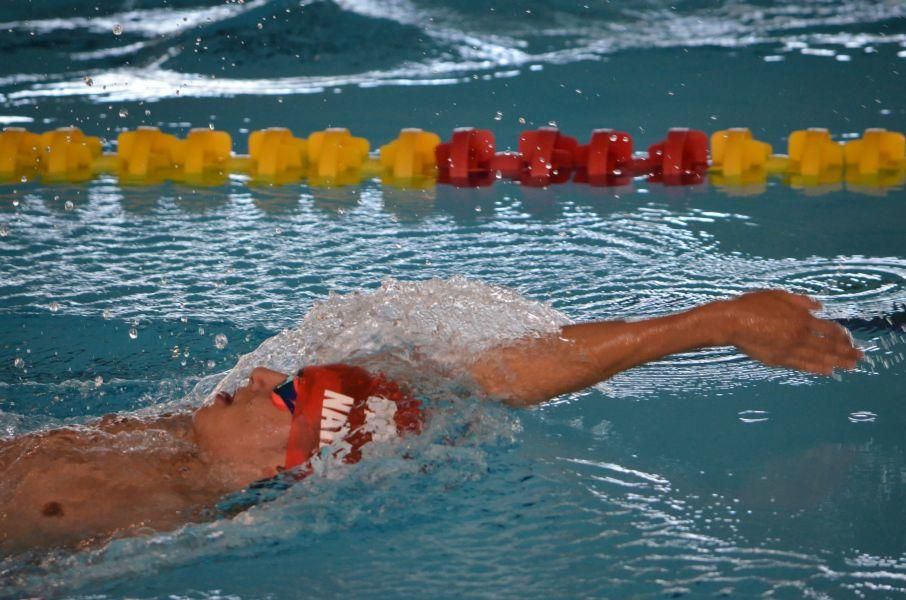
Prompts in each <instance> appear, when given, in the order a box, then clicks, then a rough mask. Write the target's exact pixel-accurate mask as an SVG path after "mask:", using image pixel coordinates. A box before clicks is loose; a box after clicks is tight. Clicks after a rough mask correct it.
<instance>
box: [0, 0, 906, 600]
mask: <svg viewBox="0 0 906 600" xmlns="http://www.w3.org/2000/svg"><path fill="white" fill-rule="evenodd" d="M120 27H121V28H122V31H120ZM114 30H116V31H117V32H118V33H115V32H114ZM0 50H2V52H3V55H4V56H8V57H13V58H14V59H13V60H4V61H2V63H0V123H3V124H8V125H18V126H24V127H26V128H28V129H30V130H33V131H43V130H46V129H50V128H54V127H58V126H64V125H70V124H72V125H77V126H79V127H81V128H82V129H83V130H84V131H85V132H86V133H89V134H92V135H100V136H102V137H104V138H105V139H106V140H107V145H108V149H112V143H113V141H114V140H115V138H116V134H117V133H118V132H119V131H121V130H123V129H129V128H135V127H136V126H139V125H143V124H144V125H157V126H160V127H161V128H163V129H166V130H168V131H170V132H173V133H178V134H180V135H184V134H185V133H186V132H187V130H188V129H189V128H190V127H199V126H200V127H205V126H208V125H211V126H213V127H215V128H217V129H222V130H225V131H228V132H229V133H230V134H231V135H232V136H233V138H234V149H235V150H238V151H245V149H246V148H245V137H246V134H247V133H248V132H249V131H251V130H254V129H258V128H263V127H267V126H274V125H281V126H287V127H290V128H292V129H293V131H294V132H295V133H296V134H297V135H306V134H307V133H308V132H311V131H314V130H318V129H323V128H325V127H328V126H345V127H349V128H350V129H351V130H352V132H353V133H354V134H355V135H360V136H364V137H367V138H368V139H370V140H371V142H372V146H373V147H376V146H378V145H380V144H383V143H386V142H387V141H389V140H390V139H392V138H393V137H394V136H395V135H396V132H397V131H398V130H399V129H400V128H402V127H407V126H418V127H422V128H424V129H427V130H431V131H436V132H438V133H439V134H440V135H441V136H442V137H448V135H449V132H450V131H451V129H452V128H453V127H455V126H462V125H472V126H477V127H486V128H490V129H492V130H493V131H494V132H495V134H496V136H497V139H498V147H501V148H506V147H507V146H509V147H512V146H514V145H515V143H516V141H517V139H518V134H519V132H520V131H522V130H524V129H529V128H535V127H538V126H541V125H546V124H548V123H549V122H553V123H556V124H557V125H558V126H559V127H560V128H561V129H562V130H564V132H566V133H569V134H571V135H576V136H578V137H579V138H580V140H586V139H587V137H588V135H589V133H590V131H591V130H592V129H593V128H596V127H616V128H620V129H624V130H626V131H628V132H629V133H631V134H632V135H633V136H634V137H635V140H636V146H637V147H639V148H643V147H646V146H647V145H648V144H649V143H653V142H655V141H657V140H659V139H660V138H662V137H663V135H664V132H665V131H666V129H667V128H668V127H671V126H689V127H695V128H700V129H704V130H706V131H708V132H711V131H714V130H717V129H722V128H726V127H732V126H748V127H750V128H751V129H752V131H753V132H754V134H755V135H756V136H757V137H758V138H760V139H763V140H765V141H768V142H770V143H772V144H773V145H774V147H775V151H783V149H784V148H785V144H786V136H787V135H788V133H789V132H790V131H792V130H793V129H799V128H805V127H810V126H823V127H827V128H829V129H830V130H831V131H832V132H833V134H834V136H835V139H844V138H845V137H846V136H851V135H853V134H859V133H860V132H861V131H862V130H864V129H865V128H867V127H886V128H888V129H891V130H898V131H903V130H904V129H906V106H904V103H903V90H904V89H906V87H904V77H903V72H904V69H906V7H904V5H903V4H902V3H900V2H894V1H890V2H876V3H862V2H856V1H851V2H837V3H825V2H818V1H814V2H804V3H799V4H798V5H797V6H795V7H793V6H788V5H787V4H785V3H775V2H747V3H746V2H726V3H722V4H720V5H719V6H717V7H714V6H711V5H710V4H709V3H698V2H679V3H676V2H673V3H668V2H660V1H657V0H648V1H645V2H635V3H632V5H631V6H630V5H629V3H620V4H610V3H588V4H587V5H586V4H585V3H581V2H566V1H562V0H558V1H551V2H545V3H538V4H537V5H533V4H519V6H518V7H517V6H516V5H515V4H506V5H504V6H500V7H495V8H494V10H490V9H488V7H487V6H486V5H485V3H479V2H462V3H459V2H457V3H452V2H447V3H442V2H435V1H433V0H420V1H417V2H407V1H402V0H399V1H392V2H381V3H377V2H369V1H367V0H342V1H341V0H336V1H334V2H302V3H301V4H300V3H299V2H283V1H276V0H274V1H266V0H247V1H246V2H227V3H223V2H218V1H211V2H205V1H203V0H179V1H171V2H150V1H148V2H146V1H125V0H123V1H119V2H107V3H103V5H98V6H94V5H92V4H90V3H89V4H85V3H81V2H72V1H65V0H53V1H52V0H42V1H37V0H35V1H33V2H29V3H16V4H10V5H8V6H4V8H3V9H2V10H0ZM750 191H751V190H750ZM756 192H757V193H749V194H741V193H738V191H734V190H733V189H732V188H719V187H716V186H713V185H710V184H706V185H702V186H694V187H679V188H666V187H663V186H660V185H658V184H649V183H647V182H646V181H644V180H636V181H635V182H633V184H632V185H630V186H625V187H620V188H613V189H609V188H590V187H588V186H582V185H576V184H566V185H560V186H554V187H550V188H547V189H532V188H527V187H522V186H519V185H516V184H512V183H505V182H498V183H496V184H495V185H494V186H493V187H490V188H486V189H480V190H465V189H455V188H451V187H436V188H432V189H428V190H415V191H413V190H400V189H394V188H390V187H382V186H381V185H380V184H379V183H377V182H373V181H371V182H365V183H363V184H362V185H360V186H356V187H351V188H339V189H323V188H312V187H309V186H307V185H305V184H295V185H288V186H284V187H267V186H255V185H250V184H249V182H247V181H246V180H245V179H244V178H242V177H239V176H234V177H232V178H231V179H230V180H229V182H228V183H227V184H226V185H223V186H219V187H207V188H203V187H198V188H194V187H190V186H182V185H178V184H163V185H156V186H151V187H138V186H124V185H120V183H119V182H118V181H117V179H116V178H115V177H112V176H102V177H99V178H97V179H95V180H93V181H91V182H88V183H85V184H59V185H50V184H41V183H40V182H26V183H19V182H16V183H15V184H6V185H3V186H0V428H2V435H4V436H12V435H17V434H22V433H26V432H29V431H35V430H40V429H43V428H49V427H54V426H59V425H63V424H75V423H82V422H86V421H89V420H91V419H92V418H94V417H97V416H99V415H103V414H106V413H109V412H113V411H139V412H140V413H142V414H144V413H149V414H153V413H156V412H161V411H164V410H168V409H172V408H174V407H177V408H190V407H193V406H197V405H198V404H199V403H200V402H201V401H202V400H203V397H204V395H205V394H206V392H207V391H209V390H210V389H212V387H213V386H214V385H215V384H216V383H217V381H218V380H219V379H220V378H221V377H222V376H223V374H224V373H225V372H227V371H228V370H229V369H231V368H232V367H233V365H234V364H236V362H237V360H238V358H239V357H240V356H241V355H243V354H246V353H249V352H252V351H254V350H255V348H256V347H258V346H259V344H261V343H262V342H265V341H266V340H268V339H269V338H271V337H272V336H274V335H275V334H277V333H278V332H280V331H281V330H283V329H285V328H289V329H290V330H291V331H290V334H292V331H296V334H293V335H299V336H301V337H300V339H302V340H303V341H304V342H305V344H307V345H305V346H304V347H305V348H307V349H308V350H309V351H310V352H311V353H312V355H314V356H322V357H324V356H332V355H331V354H330V353H331V352H333V353H334V354H335V355H340V354H342V353H343V352H347V351H349V352H352V351H353V350H354V349H362V348H366V349H368V348H373V349H376V350H377V349H380V348H381V345H382V344H383V343H384V342H385V341H386V340H383V339H382V338H380V336H378V337H377V338H375V337H374V336H371V337H369V334H368V328H367V326H366V325H367V324H368V315H369V314H376V315H387V314H390V313H391V312H392V311H393V310H394V307H399V306H406V307H408V308H409V309H410V310H409V312H406V313H405V315H404V316H402V317H400V318H399V319H398V321H397V322H395V323H393V324H392V327H390V325H388V326H387V327H386V328H383V329H380V332H381V333H383V334H387V335H390V334H392V335H393V336H394V337H393V339H392V340H391V341H389V342H387V344H388V345H389V346H388V347H391V348H392V349H396V350H398V349H400V348H403V347H404V346H405V345H406V343H409V342H414V341H420V342H424V343H425V344H426V345H429V346H430V345H431V344H432V343H434V344H435V349H436V350H437V351H438V352H440V351H441V349H440V348H441V346H442V344H441V343H440V342H441V340H439V339H438V337H440V336H435V337H433V338H432V336H431V332H430V330H429V329H427V327H428V326H427V325H426V324H427V323H430V322H443V321H445V320H446V326H447V327H448V329H447V330H445V332H444V335H447V336H449V337H450V338H451V339H456V340H457V342H458V344H459V345H458V346H456V349H457V351H459V352H463V353H465V352H468V347H469V344H476V345H480V344H482V343H488V342H489V341H491V340H492V339H493V338H494V336H495V335H510V334H513V332H514V331H518V330H519V328H520V327H528V326H529V325H528V323H529V321H531V319H530V318H529V317H530V316H531V315H535V316H538V317H539V318H542V320H543V319H548V320H549V321H551V322H553V321H555V320H556V319H558V318H561V317H560V315H565V316H566V317H567V318H570V319H573V320H587V319H611V318H613V319H617V318H633V317H644V316H652V315H659V314H664V313H668V312H672V311H678V310H681V309H685V308H688V307H691V306H693V305H695V304H698V303H700V302H703V301H707V300H710V299H714V298H720V297H726V296H729V295H731V294H734V293H738V292H741V291H743V290H746V289H752V288H764V287H783V288H785V289H788V290H791V291H796V292H804V293H809V294H812V295H813V296H815V297H817V298H819V299H820V300H821V301H822V302H824V304H825V310H824V314H825V315H826V316H828V317H831V318H835V319H838V320H841V322H844V323H845V324H847V325H849V326H850V327H851V328H852V329H853V333H854V335H855V336H856V339H857V341H858V343H859V345H860V346H861V347H863V348H864V349H865V350H866V351H867V354H868V360H866V362H865V363H864V364H863V365H861V366H860V368H859V369H858V370H857V371H855V372H848V373H843V374H840V375H838V376H837V377H835V378H817V377H812V376H808V375H803V374H799V373H795V372H791V371H786V370H781V369H773V368H768V367H765V366H762V365H758V364H755V363H754V362H751V361H749V360H746V359H744V358H743V357H742V356H740V355H738V354H736V353H735V352H733V351H732V350H731V349H716V350H715V349H712V350H707V351H702V352H696V353H689V354H684V355H681V356H675V357H672V358H669V359H666V360H663V361H659V362H657V363H655V364H652V365H648V366H645V367H642V368H639V369H636V370H634V371H630V372H627V373H624V374H621V375H619V376H617V377H615V378H614V379H612V380H610V381H608V382H605V383H603V384H602V385H600V386H598V387H596V388H593V389H589V390H586V391H584V392H581V393H577V394H572V395H568V396H564V397H561V398H558V399H557V400H555V401H553V402H550V403H548V404H546V405H544V406H542V407H539V408H537V409H533V410H514V409H509V408H506V407H502V406H497V405H493V404H488V403H483V402H480V401H477V400H468V399H466V400H461V399H450V398H448V397H446V396H445V395H444V394H443V393H442V385H441V383H440V382H435V383H436V384H437V390H438V393H437V395H436V397H428V398H426V401H427V402H428V403H429V404H431V406H432V410H433V417H432V421H431V422H430V426H429V428H428V431H427V432H426V434H425V435H424V436H422V438H423V439H421V440H419V441H418V442H417V443H416V446H415V448H416V449H417V450H418V452H417V453H416V455H415V456H414V457H413V458H412V459H411V460H402V458H401V456H400V455H399V452H398V451H396V450H394V449H393V448H387V449H385V450H384V451H383V455H381V456H379V457H377V458H375V459H373V460H370V461H366V462H363V463H361V464H359V465H357V466H355V467H353V468H350V469H349V470H348V472H346V473H345V474H344V476H342V477H332V476H323V477H313V478H311V479H309V480H307V481H306V482H304V483H303V484H300V485H297V486H294V487H293V488H292V489H290V490H288V491H286V492H283V493H279V494H274V496H275V497H273V498H270V497H268V500H269V501H266V502H265V501H262V502H260V503H259V504H257V505H256V506H254V507H253V508H251V509H250V510H247V511H244V512H241V513H239V514H237V515H234V516H230V517H224V518H222V519H219V520H217V521H215V522H212V523H204V524H196V525H189V526H186V527H185V528H183V529H180V530H178V531H175V532H161V533H154V532H148V535H146V536H142V537H138V538H132V539H122V540H117V541H114V542H112V543H111V544H109V545H108V546H107V547H105V548H103V549H97V550H88V551H83V552H79V553H67V552H54V553H49V554H44V555H33V556H28V557H21V556H13V557H3V558H2V561H0V595H2V596H3V597H22V596H27V595H32V596H34V595H42V596H65V597H91V598H103V597H141V598H150V597H167V598H220V597H241V598H260V597H271V598H297V597H309V596H316V595H326V596H337V595H340V594H344V595H347V596H349V597H366V596H380V597H412V596H421V597H455V596H464V595H465V596H469V597H502V596H507V597H509V596H512V597H540V596H555V597H629V596H640V597H646V596H664V595H667V596H681V595H692V596H705V595H717V596H734V597H735V596H756V595H764V594H767V595H773V596H779V597H802V596H807V597H889V596H892V595H897V594H903V593H904V591H906V502H904V500H906V446H904V442H903V435H902V432H903V431H904V427H906V411H904V409H903V406H902V401H903V399H904V397H903V391H902V390H903V389H904V383H906V367H904V362H903V356H904V352H906V333H904V330H903V327H904V324H906V316H904V313H906V235H904V234H906V227H904V223H906V193H904V191H903V190H902V189H900V188H891V189H886V190H875V191H874V192H873V193H861V192H859V191H856V190H852V189H848V188H847V187H846V186H845V185H844V186H830V187H828V188H819V189H793V188H791V187H788V186H786V185H784V184H782V183H780V182H778V181H771V182H769V183H768V184H766V185H765V186H764V189H763V190H756ZM428 280H434V281H429V282H428V283H419V284H415V283H412V284H410V283H407V282H416V281H421V282H424V281H428ZM479 282H484V283H486V284H488V285H490V286H506V287H507V288H511V289H513V290H515V291H516V292H518V293H519V294H521V296H523V297H524V299H518V298H517V297H513V296H510V295H508V293H506V292H502V291H499V290H497V289H496V288H491V287H486V286H484V285H483V284H481V283H479ZM376 290H377V292H375V291H376ZM495 290H496V291H495ZM363 291H365V292H369V293H368V294H364V295H358V296H355V297H352V298H350V297H348V296H346V295H348V294H352V293H355V292H363ZM331 294H334V296H330V295H331ZM444 296H445V297H449V298H454V299H458V300H459V301H461V302H462V303H463V304H462V306H467V307H474V308H475V309H476V311H477V312H476V313H475V314H476V315H478V316H477V317H475V318H474V319H473V318H470V317H469V316H468V315H466V314H465V313H463V312H462V311H459V312H457V311H455V310H454V311H450V312H447V311H446V309H445V308H444V307H443V305H442V303H433V302H427V299H429V298H430V299H436V298H438V297H444ZM319 302H322V304H321V305H320V306H319V308H318V310H320V311H322V314H323V315H324V316H325V319H326V321H325V322H326V323H327V324H328V325H329V327H327V325H325V326H324V328H323V329H319V328H318V326H315V324H313V320H310V321H309V322H307V323H306V322H303V323H302V325H301V327H300V328H299V329H298V330H296V329H295V328H297V326H299V323H300V322H302V319H303V318H304V316H305V315H306V314H307V313H308V311H309V310H310V309H312V307H313V306H315V305H316V303H319ZM495 303H496V304H495ZM350 307H353V308H355V309H356V310H355V311H353V310H352V309H351V308H350ZM419 307H423V309H424V311H426V312H424V313H421V312H419V311H420V310H422V308H419ZM554 311H559V312H554ZM479 317H480V318H479ZM432 319H433V320H434V321H432ZM331 328H333V329H331ZM346 330H348V331H350V332H352V333H350V334H349V335H347V336H346V337H343V339H342V342H343V343H340V342H337V341H335V340H333V339H323V337H324V336H325V335H326V334H323V333H322V332H326V331H346ZM319 335H320V336H321V338H318V336H319ZM369 344H371V345H370V346H369ZM394 344H395V345H394ZM450 440H452V441H450Z"/></svg>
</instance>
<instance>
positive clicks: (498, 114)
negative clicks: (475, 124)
mask: <svg viewBox="0 0 906 600" xmlns="http://www.w3.org/2000/svg"><path fill="white" fill-rule="evenodd" d="M502 118H503V113H502V112H500V111H499V110H498V111H497V112H496V113H495V114H494V120H495V121H499V120H501V119H502Z"/></svg>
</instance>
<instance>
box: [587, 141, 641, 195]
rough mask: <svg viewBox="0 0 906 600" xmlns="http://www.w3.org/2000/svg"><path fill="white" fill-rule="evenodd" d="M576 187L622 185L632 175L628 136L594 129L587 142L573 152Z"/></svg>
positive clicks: (630, 179) (633, 168) (630, 149)
mask: <svg viewBox="0 0 906 600" xmlns="http://www.w3.org/2000/svg"><path fill="white" fill-rule="evenodd" d="M576 167H577V171H576V177H575V181H576V182H578V183H588V184H589V185H593V186H612V185H626V184H627V183H629V182H630V181H632V177H633V175H634V174H635V168H636V161H635V159H634V158H633V156H632V136H630V135H629V134H628V133H626V132H624V131H616V130H613V129H595V130H594V131H593V132H592V133H591V140H590V141H589V142H588V144H587V145H585V146H579V148H578V149H577V150H576Z"/></svg>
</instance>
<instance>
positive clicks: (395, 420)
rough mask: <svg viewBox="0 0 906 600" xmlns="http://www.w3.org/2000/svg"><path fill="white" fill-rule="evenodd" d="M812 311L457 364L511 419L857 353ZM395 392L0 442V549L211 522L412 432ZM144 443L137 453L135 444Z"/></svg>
mask: <svg viewBox="0 0 906 600" xmlns="http://www.w3.org/2000/svg"><path fill="white" fill-rule="evenodd" d="M818 309H820V304H819V303H818V302H816V301H815V300H812V299H810V298H808V297H806V296H801V295H796V294H791V293H788V292H784V291H779V290H770V291H758V292H750V293H747V294H743V295H741V296H738V297H736V298H733V299H729V300H719V301H714V302H710V303H707V304H703V305H701V306H698V307H695V308H693V309H691V310H688V311H685V312H681V313H677V314H673V315H669V316H664V317H657V318H652V319H645V320H638V321H601V322H589V323H580V324H574V325H566V326H564V327H562V328H561V330H560V332H559V335H551V336H546V337H543V336H536V337H531V338H526V339H522V340H517V341H514V342H507V343H504V344H501V345H499V346H498V347H496V348H492V349H491V350H487V351H482V352H480V353H477V354H476V356H474V357H470V363H469V364H471V367H470V368H469V369H467V371H468V372H467V373H464V374H457V375H465V376H467V377H468V379H470V380H471V381H472V382H474V391H475V395H477V396H480V397H486V398H488V399H494V400H499V401H502V402H506V403H508V404H511V405H514V406H519V407H526V406H532V405H535V404H539V403H542V402H544V401H546V400H549V399H551V398H554V397H556V396H559V395H561V394H566V393H569V392H573V391H577V390H581V389H583V388H586V387H588V386H591V385H594V384H595V383H597V382H599V381H602V380H604V379H607V378H609V377H611V376H613V375H615V374H617V373H619V372H621V371H624V370H626V369H630V368H632V367H635V366H638V365H641V364H644V363H646V362H649V361H653V360H657V359H660V358H662V357H665V356H668V355H670V354H675V353H678V352H685V351H689V350H694V349H698V348H705V347H709V346H735V347H736V348H738V349H739V350H740V351H742V352H744V353H745V354H747V355H748V356H750V357H752V358H754V359H757V360H759V361H761V362H763V363H766V364H769V365H774V366H778V367H788V368H793V369H799V370H802V371H806V372H810V373H815V374H821V375H830V374H831V373H832V372H833V370H834V369H838V368H842V369H852V368H854V367H855V366H856V363H857V361H858V360H859V359H860V358H861V357H862V353H861V352H860V351H859V350H858V349H856V348H855V347H854V345H853V342H852V339H851V337H850V336H849V333H848V331H847V330H846V329H844V328H843V327H841V326H839V325H837V324H836V323H833V322H830V321H827V320H824V319H820V318H818V317H815V316H814V315H813V314H812V313H813V312H814V311H816V310H818ZM405 383H406V382H405V381H399V382H398V383H396V382H394V381H390V380H388V379H387V378H386V377H384V376H382V375H380V374H379V373H370V372H368V371H365V370H364V369H362V368H359V367H355V366H351V365H341V364H337V365H311V366H307V367H305V368H303V369H301V370H300V371H299V372H297V373H290V374H286V373H279V372H276V371H272V370H268V369H265V368H256V369H254V370H253V371H252V373H251V376H250V377H249V379H248V383H247V384H246V385H244V386H242V387H239V388H238V389H236V390H234V391H233V393H232V394H228V393H221V394H219V395H218V396H217V397H216V398H214V399H212V400H211V401H209V402H208V403H206V404H205V405H204V406H202V407H201V408H199V409H198V410H196V411H195V412H194V413H184V414H164V415H161V416H158V417H156V418H153V419H139V418H136V417H129V416H121V415H111V416H107V417H104V418H102V419H100V420H98V421H96V422H94V423H91V424H88V425H85V426H80V427H67V428H62V429H56V430H53V431H46V432H41V433H35V434H30V435H25V436H21V437H18V438H14V439H8V440H4V441H0V472H2V473H3V481H2V483H0V550H2V551H3V552H4V553H5V554H9V553H15V552H19V551H23V550H26V549H39V548H52V547H86V546H91V545H96V544H99V543H103V542H105V541H107V540H109V539H111V538H113V537H120V536H128V535H138V534H142V533H143V532H148V531H165V530H170V529H174V528H176V527H178V526H180V525H182V524H185V523H188V522H193V521H196V522H197V521H203V520H210V519H212V518H215V517H216V515H217V513H216V511H215V508H214V507H215V505H216V504H217V502H218V500H220V499H221V498H223V497H224V496H225V495H227V494H230V493H231V492H236V491H238V490H241V489H243V488H246V487H247V486H249V485H250V484H252V483H254V482H256V481H259V480H266V479H268V478H273V477H275V476H277V475H278V474H279V473H281V472H283V471H287V474H291V475H294V476H296V477H297V478H300V479H301V478H304V477H305V476H306V475H307V474H309V473H310V472H311V470H312V464H313V462H314V461H316V460H318V457H321V456H323V455H324V453H331V454H332V456H334V457H337V458H338V459H339V460H342V461H344V462H348V463H352V462H356V461H357V460H359V459H360V458H361V455H362V452H363V451H365V450H367V448H368V444H369V443H374V442H377V441H381V440H386V439H392V438H396V437H398V436H402V437H403V438H404V437H405V436H407V435H415V434H417V433H418V432H419V431H420V429H421V426H422V407H421V404H420V403H419V402H418V400H416V399H415V398H413V397H412V395H411V394H410V393H409V392H407V390H406V388H405ZM149 440H150V441H151V442H154V443H151V442H149Z"/></svg>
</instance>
